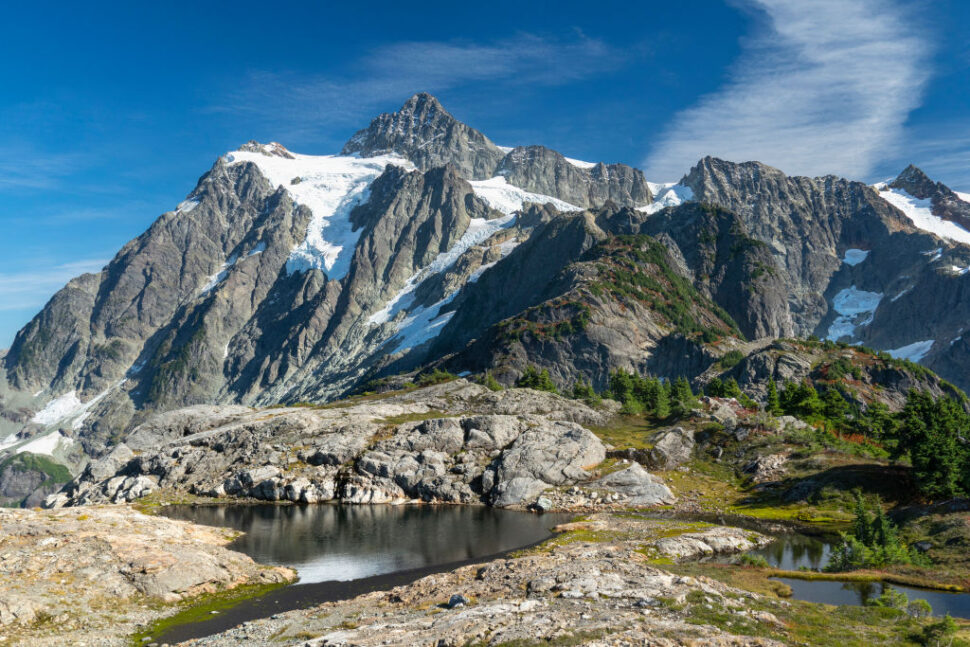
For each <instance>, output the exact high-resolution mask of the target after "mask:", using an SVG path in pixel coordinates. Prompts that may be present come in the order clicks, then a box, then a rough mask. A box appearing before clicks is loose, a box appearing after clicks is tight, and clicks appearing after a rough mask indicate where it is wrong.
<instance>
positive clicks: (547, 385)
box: [515, 365, 558, 393]
mask: <svg viewBox="0 0 970 647" xmlns="http://www.w3.org/2000/svg"><path fill="white" fill-rule="evenodd" d="M515 386H518V387H521V388H524V389H536V390H537V391H549V392H550V393H557V392H558V389H556V384H555V383H554V382H553V381H552V378H551V377H550V376H549V369H545V368H544V369H542V371H541V372H540V371H539V370H538V369H536V367H535V366H531V365H530V366H528V367H526V369H525V372H524V373H522V377H520V378H519V379H517V380H516V381H515Z"/></svg>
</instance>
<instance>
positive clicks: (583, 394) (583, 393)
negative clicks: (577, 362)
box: [572, 379, 600, 403]
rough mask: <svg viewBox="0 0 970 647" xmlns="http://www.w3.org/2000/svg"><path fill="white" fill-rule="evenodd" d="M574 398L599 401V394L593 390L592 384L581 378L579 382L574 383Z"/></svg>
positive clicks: (592, 401)
mask: <svg viewBox="0 0 970 647" xmlns="http://www.w3.org/2000/svg"><path fill="white" fill-rule="evenodd" d="M572 395H573V398H574V399H576V400H584V401H586V402H590V403H596V402H599V399H600V397H599V395H597V393H596V391H594V390H593V387H592V385H591V384H590V383H589V382H587V381H586V380H585V379H580V380H579V381H578V382H576V383H575V384H573V393H572Z"/></svg>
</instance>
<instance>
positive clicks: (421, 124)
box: [341, 92, 505, 180]
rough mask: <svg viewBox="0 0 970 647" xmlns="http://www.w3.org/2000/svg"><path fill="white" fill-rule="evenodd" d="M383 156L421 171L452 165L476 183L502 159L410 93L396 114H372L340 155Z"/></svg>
mask: <svg viewBox="0 0 970 647" xmlns="http://www.w3.org/2000/svg"><path fill="white" fill-rule="evenodd" d="M387 153H397V154H398V155H402V156H404V157H406V158H408V159H409V160H411V161H412V162H413V163H414V165H415V166H417V167H418V168H419V169H421V170H427V169H429V168H433V167H435V166H444V165H445V164H453V165H454V166H455V167H457V168H458V170H459V171H460V172H461V174H462V175H463V176H465V177H468V178H471V179H476V180H482V179H486V178H489V177H491V176H492V172H493V171H494V170H495V167H496V166H498V163H499V162H500V161H501V159H502V157H504V155H505V153H504V152H503V151H502V149H500V148H499V147H498V146H496V145H495V144H493V143H492V142H491V141H490V140H489V139H488V137H486V136H485V135H483V134H482V133H480V132H478V131H477V130H475V129H474V128H471V127H470V126H467V125H465V124H463V123H461V122H460V121H458V120H457V119H455V118H454V117H453V116H452V115H451V114H450V113H449V112H448V111H447V110H445V108H444V107H443V106H442V105H441V103H440V102H439V101H438V100H437V99H436V98H435V97H433V96H432V95H430V94H428V93H426V92H419V93H417V94H415V95H413V96H412V97H411V98H410V99H408V100H407V101H405V102H404V105H403V106H401V109H400V110H398V111H397V112H390V113H387V112H386V113H384V114H382V115H380V116H378V117H377V118H376V119H374V120H373V121H372V122H371V123H370V126H368V127H367V128H365V129H363V130H360V131H358V132H357V133H356V134H355V135H354V136H353V137H351V138H350V140H348V142H347V143H346V144H345V145H344V147H343V150H342V151H341V154H343V155H353V154H359V155H363V156H367V157H370V156H373V155H383V154H387Z"/></svg>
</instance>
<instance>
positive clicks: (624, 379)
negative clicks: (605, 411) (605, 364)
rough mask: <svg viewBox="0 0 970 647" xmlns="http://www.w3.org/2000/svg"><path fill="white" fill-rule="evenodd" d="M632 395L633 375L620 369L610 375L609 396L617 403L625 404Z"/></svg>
mask: <svg viewBox="0 0 970 647" xmlns="http://www.w3.org/2000/svg"><path fill="white" fill-rule="evenodd" d="M632 395H633V375H632V374H630V373H627V372H626V371H624V370H622V369H620V370H618V371H614V372H613V373H611V374H610V396H611V397H612V398H613V399H614V400H616V401H617V402H626V401H627V400H628V399H629V398H630V396H632Z"/></svg>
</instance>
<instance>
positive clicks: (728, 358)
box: [717, 350, 744, 369]
mask: <svg viewBox="0 0 970 647" xmlns="http://www.w3.org/2000/svg"><path fill="white" fill-rule="evenodd" d="M743 359H744V353H742V352H741V351H739V350H729V351H728V352H726V353H724V355H723V356H722V357H721V359H719V360H718V361H717V363H718V364H720V365H721V368H724V369H729V368H733V367H735V366H737V365H738V364H740V363H741V360H743Z"/></svg>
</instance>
